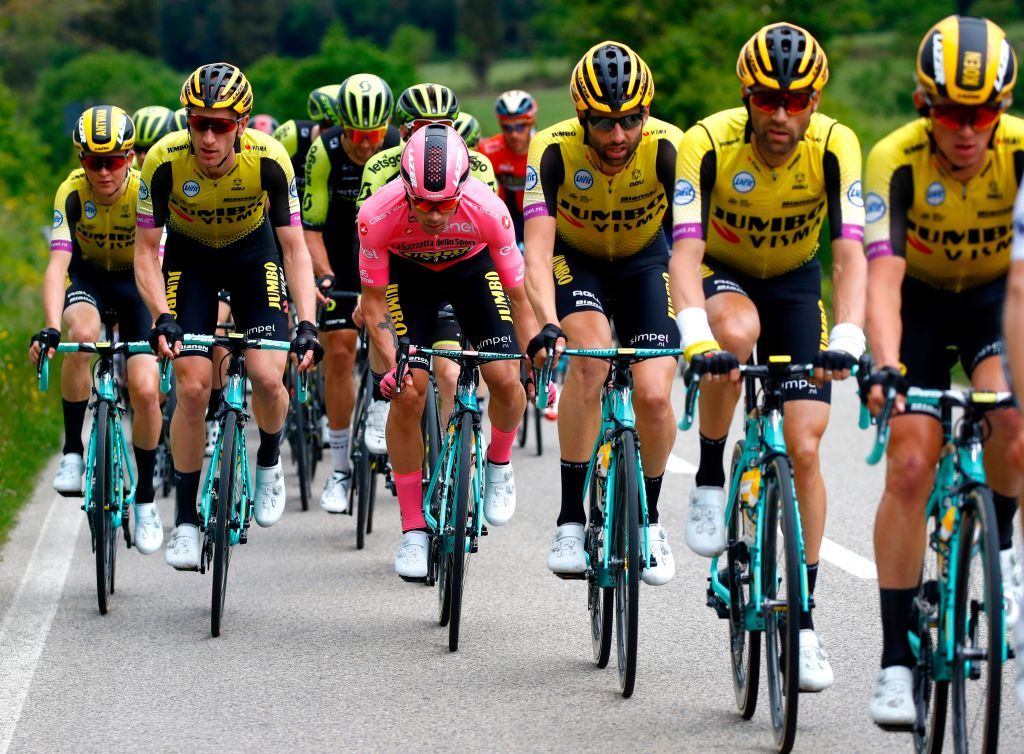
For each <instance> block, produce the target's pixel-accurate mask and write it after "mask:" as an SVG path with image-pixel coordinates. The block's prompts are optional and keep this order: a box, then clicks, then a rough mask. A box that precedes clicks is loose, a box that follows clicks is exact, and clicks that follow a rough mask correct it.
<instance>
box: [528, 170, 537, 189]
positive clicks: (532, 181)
mask: <svg viewBox="0 0 1024 754" xmlns="http://www.w3.org/2000/svg"><path fill="white" fill-rule="evenodd" d="M536 185H537V171H536V170H534V169H533V165H530V166H529V167H527V168H526V190H527V191H531V190H532V189H533V188H534V187H535V186H536Z"/></svg>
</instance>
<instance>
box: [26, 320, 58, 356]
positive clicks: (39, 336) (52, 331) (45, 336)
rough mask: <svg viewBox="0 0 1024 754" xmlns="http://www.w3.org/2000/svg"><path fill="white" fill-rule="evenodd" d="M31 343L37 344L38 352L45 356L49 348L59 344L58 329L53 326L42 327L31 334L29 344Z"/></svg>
mask: <svg viewBox="0 0 1024 754" xmlns="http://www.w3.org/2000/svg"><path fill="white" fill-rule="evenodd" d="M33 343H38V344H39V348H40V353H41V354H42V355H43V356H44V357H45V356H46V354H48V353H49V352H50V349H51V348H56V347H57V346H59V345H60V330H58V329H57V328H55V327H47V328H44V329H42V330H40V331H39V332H37V333H36V334H35V335H33V336H32V339H31V340H30V341H29V345H32V344H33Z"/></svg>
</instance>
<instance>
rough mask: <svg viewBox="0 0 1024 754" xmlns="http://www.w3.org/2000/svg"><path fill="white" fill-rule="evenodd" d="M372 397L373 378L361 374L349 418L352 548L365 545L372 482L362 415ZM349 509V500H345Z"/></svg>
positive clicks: (370, 463)
mask: <svg viewBox="0 0 1024 754" xmlns="http://www.w3.org/2000/svg"><path fill="white" fill-rule="evenodd" d="M372 400H373V378H372V377H371V376H370V372H369V371H366V372H365V373H364V375H363V388H362V391H361V393H360V395H359V396H358V399H357V403H356V420H355V422H353V426H354V428H355V433H354V434H353V435H352V438H353V439H352V471H353V481H354V485H353V488H352V489H354V492H353V496H354V497H355V504H356V506H355V507H356V549H357V550H362V549H363V548H364V547H366V534H367V532H368V531H369V526H368V520H369V516H370V496H371V495H372V494H373V492H372V490H371V489H370V486H371V484H372V483H373V468H372V461H371V459H370V451H369V450H367V448H366V415H367V412H368V411H369V408H370V405H371V403H370V402H371V401H372ZM349 510H352V501H351V500H350V502H349Z"/></svg>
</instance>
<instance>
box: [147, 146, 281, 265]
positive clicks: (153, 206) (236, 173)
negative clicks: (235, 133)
mask: <svg viewBox="0 0 1024 754" xmlns="http://www.w3.org/2000/svg"><path fill="white" fill-rule="evenodd" d="M239 146H240V149H239V151H238V153H237V154H236V156H235V164H234V165H232V167H231V170H229V171H228V172H227V173H226V174H225V175H223V176H221V177H220V178H216V179H214V178H210V177H208V176H207V175H205V174H204V173H203V172H202V171H201V170H200V169H199V163H198V162H197V161H196V157H195V154H193V152H192V143H191V136H190V132H189V129H185V130H183V131H177V132H175V133H172V134H169V135H168V136H165V137H164V138H162V139H161V140H160V141H158V142H157V143H156V144H155V145H154V146H153V148H152V149H151V150H149V153H148V154H147V155H146V162H145V163H144V164H143V166H142V180H141V183H140V185H139V204H138V208H139V211H138V226H139V227H140V228H153V227H157V228H159V227H163V226H164V224H166V225H167V226H168V227H169V228H170V231H171V232H175V233H180V234H181V235H183V236H186V237H188V238H190V239H192V240H193V241H198V242H199V243H201V244H204V245H206V246H211V247H213V248H216V249H219V248H223V247H225V246H228V245H229V244H233V243H235V242H236V241H238V240H240V239H242V238H244V237H245V236H247V235H249V234H250V233H252V232H253V231H254V230H256V229H257V228H259V227H260V226H261V225H262V224H263V222H264V218H265V215H266V216H269V218H270V222H271V224H272V225H273V227H275V228H278V227H282V226H285V225H293V226H298V225H299V194H298V190H297V188H296V186H295V173H294V171H293V170H292V164H291V162H290V160H289V159H288V153H287V152H286V151H285V148H284V147H283V146H281V144H280V142H278V141H277V140H276V139H274V137H272V136H270V135H269V134H265V133H263V132H262V131H257V130H256V129H253V128H247V129H246V130H245V131H243V132H242V135H241V136H240V137H239ZM268 199H269V206H267V200H268Z"/></svg>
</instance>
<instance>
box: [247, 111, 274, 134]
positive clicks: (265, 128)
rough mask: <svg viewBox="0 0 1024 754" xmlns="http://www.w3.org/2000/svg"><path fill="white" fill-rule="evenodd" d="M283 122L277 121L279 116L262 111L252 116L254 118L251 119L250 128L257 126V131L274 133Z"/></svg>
mask: <svg viewBox="0 0 1024 754" xmlns="http://www.w3.org/2000/svg"><path fill="white" fill-rule="evenodd" d="M280 126H281V124H280V123H278V122H277V118H275V117H274V116H273V115H267V113H260V114H259V115H254V116H252V120H251V121H249V125H248V126H247V127H248V128H255V129H256V130H257V131H262V132H263V133H265V134H271V135H272V134H273V133H274V131H276V130H277V129H278V128H280Z"/></svg>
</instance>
